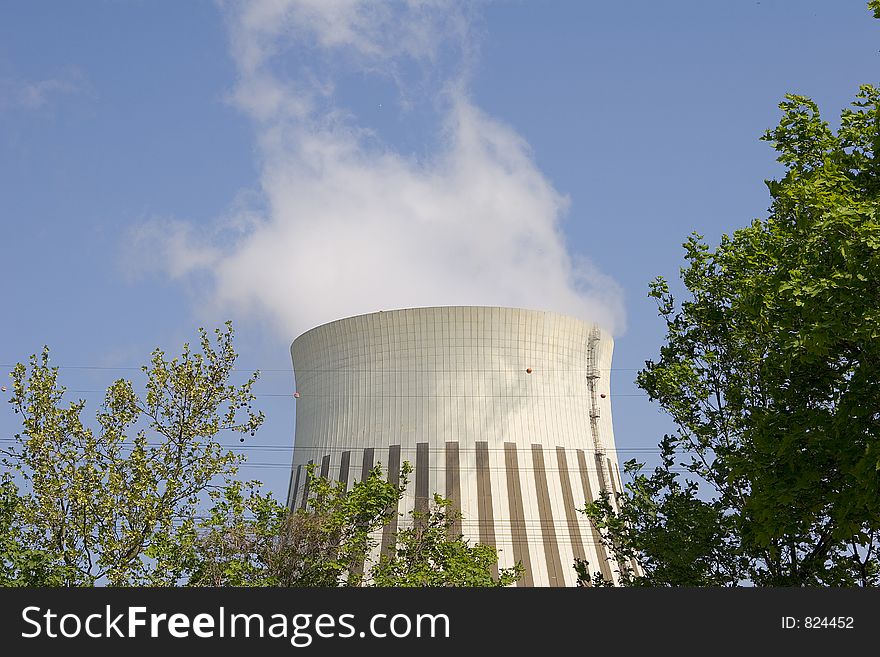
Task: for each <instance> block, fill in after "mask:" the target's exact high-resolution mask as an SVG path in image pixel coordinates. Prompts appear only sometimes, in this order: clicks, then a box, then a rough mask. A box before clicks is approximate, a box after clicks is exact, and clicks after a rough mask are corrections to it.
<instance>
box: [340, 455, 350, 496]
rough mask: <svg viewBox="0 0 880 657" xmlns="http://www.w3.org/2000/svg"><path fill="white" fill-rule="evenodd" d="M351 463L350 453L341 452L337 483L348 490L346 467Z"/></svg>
mask: <svg viewBox="0 0 880 657" xmlns="http://www.w3.org/2000/svg"><path fill="white" fill-rule="evenodd" d="M350 463H351V452H350V451H348V450H346V451H344V452H342V460H341V461H340V463H339V481H341V482H342V484H343V486H345V490H348V466H349V464H350Z"/></svg>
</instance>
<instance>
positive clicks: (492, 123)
mask: <svg viewBox="0 0 880 657" xmlns="http://www.w3.org/2000/svg"><path fill="white" fill-rule="evenodd" d="M225 10H226V12H227V18H228V24H229V30H230V35H231V43H232V52H233V56H234V60H235V62H236V65H237V67H238V71H239V80H238V83H237V85H236V87H235V89H234V92H233V94H232V100H233V102H234V103H235V104H236V105H237V106H238V107H240V108H241V109H243V110H244V111H245V112H246V113H247V114H248V115H249V116H251V117H252V119H253V120H254V123H255V126H256V130H257V134H258V137H259V151H260V154H261V164H262V174H261V196H262V200H263V206H264V207H263V209H262V210H261V211H258V212H256V213H255V211H254V210H253V209H251V210H250V211H248V213H246V216H244V213H243V215H242V216H241V217H238V218H237V232H236V234H235V235H234V237H233V239H232V240H231V241H229V240H227V243H226V244H225V245H223V246H221V245H219V244H217V243H216V242H214V243H212V242H211V241H210V240H202V241H200V240H198V239H196V238H195V237H194V235H195V231H193V230H190V229H188V228H187V227H186V226H184V227H181V226H180V225H178V226H177V227H176V228H175V229H174V230H172V232H171V233H170V234H171V235H172V237H173V239H171V240H170V241H168V243H167V244H166V245H165V248H164V255H165V259H166V264H167V271H168V272H169V273H170V274H171V275H172V276H183V275H188V274H191V273H200V272H201V273H203V272H207V273H208V274H209V276H210V279H211V281H212V285H211V287H212V291H213V292H212V293H213V295H214V301H215V302H216V303H218V304H219V305H220V307H222V308H224V309H233V310H237V311H242V312H248V313H258V314H259V315H260V316H263V317H266V316H268V317H269V318H270V320H271V321H272V322H273V323H274V324H275V325H276V326H277V328H278V329H279V330H280V331H281V332H282V335H283V336H284V337H286V338H290V339H292V338H293V337H295V336H296V335H298V334H299V333H301V332H302V331H304V330H306V329H308V328H311V327H312V326H315V325H317V324H320V323H323V322H326V321H330V320H333V319H338V318H341V317H347V316H350V315H355V314H360V313H366V312H373V311H376V310H382V309H386V310H387V309H392V308H402V307H412V306H433V305H500V306H515V307H525V308H533V309H543V310H554V311H558V312H563V313H567V314H571V315H575V316H578V317H582V318H584V319H593V320H596V321H598V322H599V323H600V324H602V325H604V326H605V327H606V328H608V329H609V330H611V331H612V332H614V331H620V330H622V328H623V311H622V302H621V299H620V292H619V288H618V286H617V285H616V284H615V283H614V282H613V281H612V280H611V279H610V278H608V277H607V276H604V275H602V274H600V273H598V272H597V271H596V270H595V269H594V268H593V267H592V266H590V265H589V263H588V262H587V261H585V260H583V261H577V260H576V259H575V258H573V257H572V255H571V254H569V252H568V250H567V248H566V244H565V240H564V237H563V234H562V232H561V230H560V226H559V222H560V219H561V217H562V216H563V215H564V213H565V212H566V208H567V204H568V201H567V199H566V198H565V197H564V196H562V195H560V194H559V193H558V192H557V191H556V190H555V189H554V188H553V186H552V185H551V184H550V182H549V181H548V180H547V179H546V178H545V177H544V176H543V175H542V173H541V172H540V171H539V170H538V169H537V167H536V165H535V163H534V161H533V160H532V158H531V155H530V152H529V148H528V145H527V144H526V143H525V142H524V140H523V139H522V138H521V137H520V136H519V135H517V134H516V132H515V131H514V130H512V129H511V128H510V127H508V126H506V125H504V124H502V123H501V122H499V121H498V120H496V119H493V118H492V117H490V116H487V115H486V114H485V113H484V112H482V111H480V110H479V109H478V108H477V107H475V106H474V104H473V102H472V101H471V100H470V98H469V97H468V94H467V92H466V78H467V70H468V65H469V63H470V61H471V60H472V58H473V53H472V52H471V51H470V44H471V43H472V42H473V40H474V37H473V34H472V30H471V27H470V26H471V25H472V21H471V17H470V16H469V15H468V14H467V13H466V12H465V11H464V10H462V9H461V8H460V6H459V5H457V4H454V3H449V2H445V1H442V0H424V1H417V0H411V1H410V2H405V3H395V4H392V3H384V2H372V1H367V0H339V1H335V2H334V1H331V0H265V1H263V2H257V3H249V4H247V5H244V6H240V5H238V4H235V5H228V6H227V7H226V8H225ZM346 75H348V76H349V78H347V79H349V80H350V79H351V76H360V78H359V79H378V80H380V81H384V82H385V83H387V84H392V85H393V87H394V89H395V90H396V92H397V94H398V96H399V98H398V108H399V112H400V114H399V116H403V117H404V120H406V119H407V117H409V118H412V117H413V113H414V112H416V111H417V110H416V109H413V107H418V105H419V104H422V105H423V106H426V107H428V109H427V110H425V112H426V114H430V113H431V112H433V113H435V114H436V115H437V129H436V133H435V134H433V135H431V140H428V139H425V141H426V142H427V141H430V142H431V143H432V147H431V149H430V150H431V152H430V153H429V154H428V155H426V156H421V157H416V156H414V155H406V154H403V153H402V152H400V149H395V148H393V147H392V146H391V145H389V144H388V143H387V142H388V140H383V139H381V137H380V136H379V134H378V133H377V132H376V131H374V130H370V129H368V127H366V126H365V125H364V121H363V120H358V118H357V116H356V115H355V114H354V113H353V112H351V111H348V110H345V109H344V107H343V105H342V103H341V102H339V100H338V94H339V92H340V90H341V88H342V82H340V81H339V80H340V79H342V78H343V77H344V76H346ZM407 112H409V114H407ZM438 137H439V139H438ZM149 232H150V231H145V232H144V231H142V234H147V233H149Z"/></svg>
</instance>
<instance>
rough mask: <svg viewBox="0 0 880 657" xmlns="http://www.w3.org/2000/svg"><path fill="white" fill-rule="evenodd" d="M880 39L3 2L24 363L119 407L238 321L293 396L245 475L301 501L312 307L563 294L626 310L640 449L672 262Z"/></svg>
mask: <svg viewBox="0 0 880 657" xmlns="http://www.w3.org/2000/svg"><path fill="white" fill-rule="evenodd" d="M878 37H880V22H878V21H875V20H872V19H871V18H870V15H869V12H868V11H867V9H866V8H865V3H864V2H862V0H838V1H835V2H808V1H799V2H793V1H789V2H783V1H771V0H761V1H760V2H754V1H748V2H747V1H742V2H720V1H719V2H714V1H694V2H684V1H681V2H665V3H658V2H627V3H611V2H588V1H583V2H574V1H572V2H561V1H560V2H536V1H535V2H512V1H511V2H479V3H473V4H468V5H460V4H456V3H447V2H444V1H442V0H437V1H436V2H430V3H422V4H421V5H418V6H417V7H415V8H414V7H407V6H404V5H402V4H401V5H392V4H390V3H389V4H380V3H360V2H357V1H355V0H353V1H351V2H339V3H334V2H317V3H316V2H289V3H288V2H281V1H279V2H267V3H255V4H249V5H247V6H243V5H240V4H238V3H232V2H229V3H219V4H217V3H212V2H186V3H181V2H171V1H164V2H140V1H131V2H121V1H113V2H110V1H107V2H100V1H95V2H89V3H62V2H41V1H33V0H30V1H24V0H22V1H7V2H4V3H2V4H0V220H2V228H3V230H2V239H0V258H2V260H0V262H2V269H0V272H2V275H3V281H4V283H5V284H4V297H5V298H4V302H3V305H2V308H3V313H2V317H3V319H2V321H0V364H3V365H4V366H8V365H11V364H12V363H14V362H16V361H19V360H23V359H25V358H26V357H27V356H28V355H29V354H30V353H33V352H35V351H38V350H39V349H40V348H41V346H42V345H43V344H48V345H49V346H50V347H51V349H52V358H53V361H54V363H55V364H57V365H60V366H62V367H63V369H62V376H63V380H64V382H65V383H66V384H67V385H68V387H69V388H70V389H72V390H81V391H86V392H81V393H77V396H82V397H84V398H86V399H88V400H89V401H90V402H91V407H92V408H94V405H95V404H96V403H97V402H98V401H99V400H100V398H101V394H100V393H93V392H88V391H93V390H101V389H103V388H104V387H105V386H106V385H107V384H108V383H109V382H110V381H111V380H112V379H113V378H116V377H118V376H133V377H135V379H136V380H137V376H138V373H137V372H136V371H134V370H130V369H125V368H132V367H137V366H139V365H140V364H141V363H143V362H145V360H146V358H147V355H148V354H149V352H150V350H151V349H152V348H153V347H155V346H161V347H163V348H165V349H167V350H168V351H169V352H170V353H174V352H175V351H177V350H178V349H179V348H180V345H181V344H182V343H183V342H184V341H186V340H192V339H193V338H194V336H195V329H196V327H198V326H206V327H213V326H217V325H219V324H220V323H221V322H222V321H223V320H224V319H227V318H229V319H232V320H233V321H234V323H235V326H236V329H237V347H238V350H239V353H240V355H241V357H240V363H241V365H242V367H243V368H244V369H248V368H252V369H261V370H263V371H264V374H263V377H262V379H261V381H260V383H259V387H258V389H257V392H258V394H259V395H260V397H259V401H260V405H261V407H262V409H263V410H264V412H265V413H266V415H267V418H268V419H267V422H266V425H265V426H264V428H263V429H262V430H261V432H260V434H258V436H257V437H255V438H253V439H249V440H250V441H251V442H250V443H248V444H247V447H248V448H249V449H248V455H249V458H250V461H251V462H252V463H259V464H267V465H265V466H257V467H252V468H249V469H245V470H244V471H243V473H244V475H245V476H248V477H258V478H260V479H262V480H263V481H265V482H266V484H267V485H268V486H269V488H270V489H272V490H273V491H274V492H275V493H276V494H277V495H279V496H281V497H283V496H284V494H285V493H286V484H287V477H286V472H285V469H286V468H287V466H288V464H289V461H290V449H289V448H290V444H291V441H292V435H293V426H294V406H293V399H292V397H291V393H292V392H293V381H292V374H291V372H290V360H289V353H288V348H289V343H290V342H291V340H292V339H293V338H294V337H296V335H297V334H298V333H299V332H300V331H301V330H304V329H306V328H309V327H310V326H312V325H314V324H316V323H318V322H322V321H328V320H331V319H334V318H336V317H341V316H345V315H351V314H355V313H358V312H368V311H370V310H379V309H387V308H391V307H399V306H403V305H416V302H418V301H421V300H423V301H422V302H421V303H419V304H418V305H430V304H435V303H444V304H445V303H468V304H471V303H482V304H486V305H502V304H510V305H525V306H530V307H536V308H547V309H553V310H563V311H566V312H572V313H574V314H579V315H582V316H585V317H588V318H589V317H595V318H598V319H601V321H603V323H605V324H606V325H609V326H610V327H611V328H612V330H613V331H614V333H615V336H616V338H615V339H616V347H615V356H614V366H615V372H614V373H613V377H612V390H611V393H612V400H613V407H614V423H615V434H616V441H617V446H618V448H619V449H621V450H624V451H623V452H622V456H623V458H624V459H625V458H628V457H630V456H642V457H647V456H649V455H650V452H649V451H645V452H639V451H638V450H650V449H651V448H653V447H655V446H656V443H657V440H658V439H659V438H660V436H661V435H662V433H663V432H664V431H668V430H669V428H670V427H669V425H668V423H667V421H666V420H665V419H664V418H663V416H662V415H661V413H660V412H659V410H658V409H657V408H656V407H655V406H653V405H651V404H650V403H649V402H648V401H647V400H646V399H645V397H644V396H643V395H642V394H641V393H640V391H639V390H638V389H637V388H636V387H635V386H634V385H633V383H632V381H633V378H634V376H635V371H636V369H637V368H639V367H640V366H641V365H642V364H643V363H644V361H645V360H646V359H649V358H652V357H654V355H655V354H656V353H657V351H658V349H659V346H660V344H661V342H662V337H663V330H662V325H661V323H660V321H659V319H658V318H657V316H656V310H655V307H654V305H653V303H652V302H651V301H650V300H649V299H647V297H646V291H647V285H648V282H649V281H650V280H651V279H652V278H653V277H655V276H656V275H658V274H663V275H665V276H667V277H669V278H675V276H676V275H677V271H678V267H679V266H680V264H681V254H682V250H681V248H680V244H681V242H682V241H683V240H684V239H685V237H686V236H687V235H688V233H690V232H691V231H694V230H696V231H698V232H700V233H703V234H705V235H707V237H708V238H709V239H710V240H711V241H714V240H717V238H718V236H719V235H720V234H721V233H723V232H731V231H733V230H735V229H736V228H738V227H740V226H743V225H745V224H746V223H748V222H749V221H751V220H752V219H753V218H755V217H763V216H765V214H766V208H767V206H768V205H769V199H768V195H767V191H766V188H765V186H764V184H763V180H764V179H766V178H770V177H773V176H774V175H776V174H777V173H778V171H779V168H778V165H777V164H776V163H775V161H774V153H773V151H772V149H771V148H770V147H769V145H767V144H765V143H763V142H760V141H759V140H758V138H759V137H760V135H761V134H762V132H763V131H764V130H765V129H766V128H768V127H771V126H772V125H774V124H775V122H776V121H777V119H778V110H777V104H778V102H779V101H780V100H781V99H782V96H783V94H784V93H786V92H794V93H800V94H805V95H809V96H811V97H813V98H814V99H815V100H816V101H817V102H818V103H819V104H820V107H821V108H822V110H823V112H824V114H825V116H826V118H827V119H829V120H831V121H832V122H833V121H834V119H835V117H836V116H837V114H838V112H839V110H840V108H841V107H843V106H844V105H845V104H846V103H848V102H849V101H850V99H851V98H852V96H853V95H854V93H855V92H856V90H857V88H858V85H859V84H861V83H866V82H871V83H877V82H878V79H877V71H878V63H880V55H878V48H880V38H878ZM4 369H7V370H8V367H5V368H4ZM241 376H242V377H244V376H245V373H244V372H242V374H241ZM15 427H16V424H15V416H14V415H12V413H11V411H9V410H3V411H0V433H2V434H3V437H8V436H9V435H11V434H12V433H13V432H14V431H15ZM235 444H236V446H237V441H235Z"/></svg>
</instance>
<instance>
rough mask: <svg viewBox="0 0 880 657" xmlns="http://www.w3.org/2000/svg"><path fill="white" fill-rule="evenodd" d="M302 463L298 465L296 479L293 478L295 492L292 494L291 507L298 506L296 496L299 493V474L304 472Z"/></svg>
mask: <svg viewBox="0 0 880 657" xmlns="http://www.w3.org/2000/svg"><path fill="white" fill-rule="evenodd" d="M302 469H303V467H302V464H300V465H298V466H296V479H294V480H293V492H292V493H291V494H290V508H291V509H293V508H294V507H296V496H297V495H299V476H300V475H301V474H302Z"/></svg>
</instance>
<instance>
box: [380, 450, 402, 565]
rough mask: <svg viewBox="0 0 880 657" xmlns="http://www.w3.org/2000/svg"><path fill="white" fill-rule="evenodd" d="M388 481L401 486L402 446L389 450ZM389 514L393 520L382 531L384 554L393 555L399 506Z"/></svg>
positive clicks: (395, 506)
mask: <svg viewBox="0 0 880 657" xmlns="http://www.w3.org/2000/svg"><path fill="white" fill-rule="evenodd" d="M388 481H389V482H391V483H392V484H394V485H395V486H397V485H399V484H400V445H391V447H389V448H388ZM389 512H390V513H391V519H390V520H389V521H388V523H387V524H386V525H385V527H384V528H383V529H382V554H392V553H393V552H394V547H395V544H396V541H397V538H396V534H397V504H395V505H394V508H393V509H390V510H389Z"/></svg>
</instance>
